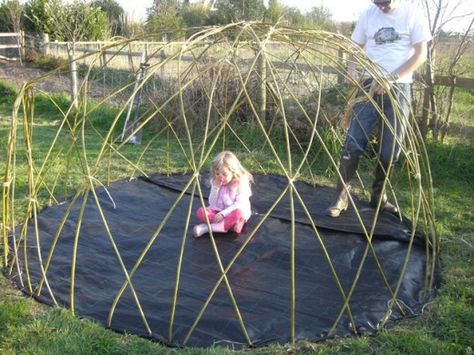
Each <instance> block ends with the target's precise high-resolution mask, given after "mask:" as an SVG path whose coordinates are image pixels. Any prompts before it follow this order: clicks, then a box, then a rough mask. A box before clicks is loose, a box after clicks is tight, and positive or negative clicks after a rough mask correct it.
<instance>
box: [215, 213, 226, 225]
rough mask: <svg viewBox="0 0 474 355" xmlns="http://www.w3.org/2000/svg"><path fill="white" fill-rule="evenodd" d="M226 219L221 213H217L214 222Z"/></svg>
mask: <svg viewBox="0 0 474 355" xmlns="http://www.w3.org/2000/svg"><path fill="white" fill-rule="evenodd" d="M223 219H224V216H223V215H222V214H220V213H218V214H216V215H215V217H214V221H213V223H219V222H221V221H222V220H223Z"/></svg>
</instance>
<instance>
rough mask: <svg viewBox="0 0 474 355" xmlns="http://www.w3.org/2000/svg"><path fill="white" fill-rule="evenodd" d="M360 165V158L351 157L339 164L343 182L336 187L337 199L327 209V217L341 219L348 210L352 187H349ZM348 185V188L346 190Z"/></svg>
mask: <svg viewBox="0 0 474 355" xmlns="http://www.w3.org/2000/svg"><path fill="white" fill-rule="evenodd" d="M358 165H359V157H351V158H349V159H345V158H344V157H343V158H342V159H341V161H340V163H339V173H340V174H341V177H342V180H341V179H339V181H338V182H337V186H336V197H335V198H334V202H333V203H332V204H331V206H329V207H328V208H327V209H326V215H327V216H330V217H339V215H340V214H341V213H342V212H344V211H345V210H347V207H348V206H349V193H348V191H350V189H351V186H350V185H348V183H349V181H351V179H352V177H353V176H354V174H355V172H356V170H357V166H358ZM344 185H346V188H347V189H345V188H344Z"/></svg>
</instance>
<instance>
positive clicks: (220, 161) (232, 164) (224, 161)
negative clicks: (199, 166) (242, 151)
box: [211, 150, 253, 187]
mask: <svg viewBox="0 0 474 355" xmlns="http://www.w3.org/2000/svg"><path fill="white" fill-rule="evenodd" d="M223 167H224V168H227V169H228V170H229V171H230V172H231V173H232V176H233V178H234V179H237V180H238V181H239V182H240V185H241V187H242V185H244V184H248V185H250V184H251V183H253V176H252V174H250V173H249V172H248V170H247V169H245V168H244V167H243V166H242V164H240V161H239V159H238V158H237V157H236V156H235V154H234V153H232V152H230V151H228V150H225V151H223V152H220V153H219V154H217V155H216V157H215V158H214V160H213V161H212V164H211V179H214V177H215V175H216V172H217V170H218V169H220V168H223Z"/></svg>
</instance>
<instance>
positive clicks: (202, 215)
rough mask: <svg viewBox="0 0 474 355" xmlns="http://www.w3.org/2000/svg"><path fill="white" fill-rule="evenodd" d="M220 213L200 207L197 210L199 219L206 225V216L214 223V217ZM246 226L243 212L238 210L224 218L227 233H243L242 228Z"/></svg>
mask: <svg viewBox="0 0 474 355" xmlns="http://www.w3.org/2000/svg"><path fill="white" fill-rule="evenodd" d="M218 213H219V212H218V211H214V210H213V209H211V208H209V207H206V208H205V209H204V208H203V207H199V208H198V210H197V213H196V214H197V218H199V220H200V221H201V222H203V223H206V214H207V216H208V217H209V222H211V223H212V221H214V217H215V216H216V214H218ZM244 224H245V219H244V217H243V214H242V211H240V210H239V209H236V210H234V211H232V212H231V213H229V214H228V215H227V216H225V217H224V228H225V230H227V231H230V230H232V231H234V232H236V233H240V232H242V228H243V226H244Z"/></svg>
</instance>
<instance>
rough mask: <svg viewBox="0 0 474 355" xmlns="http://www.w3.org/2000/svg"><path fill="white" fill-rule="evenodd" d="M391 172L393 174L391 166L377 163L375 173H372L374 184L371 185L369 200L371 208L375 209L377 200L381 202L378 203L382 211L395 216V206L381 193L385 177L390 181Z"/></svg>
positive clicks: (396, 211)
mask: <svg viewBox="0 0 474 355" xmlns="http://www.w3.org/2000/svg"><path fill="white" fill-rule="evenodd" d="M389 170H390V171H389ZM387 171H389V174H388V175H386V172H387ZM392 172H393V165H392V166H390V164H386V163H383V162H379V163H377V166H376V168H375V173H374V176H375V179H374V183H373V184H372V197H371V199H370V204H371V205H372V206H373V207H375V208H377V205H378V203H379V200H380V199H382V201H381V202H380V209H381V210H383V211H387V212H390V213H394V214H396V213H398V208H397V206H395V205H394V204H392V203H390V202H389V201H388V198H387V194H386V193H385V191H383V185H384V181H385V177H387V179H388V180H390V175H391V174H392ZM387 184H388V181H387ZM387 184H386V185H387ZM386 187H387V186H386Z"/></svg>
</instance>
